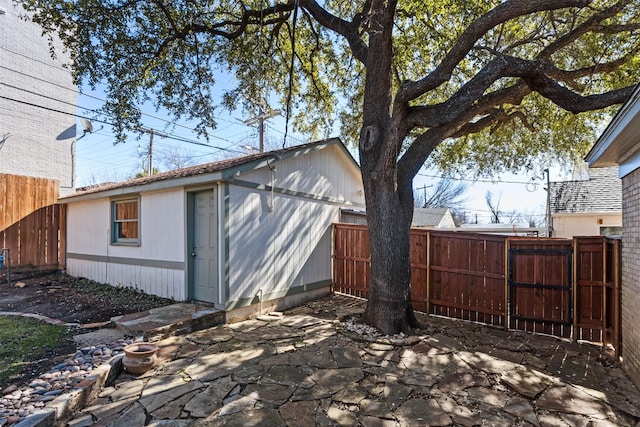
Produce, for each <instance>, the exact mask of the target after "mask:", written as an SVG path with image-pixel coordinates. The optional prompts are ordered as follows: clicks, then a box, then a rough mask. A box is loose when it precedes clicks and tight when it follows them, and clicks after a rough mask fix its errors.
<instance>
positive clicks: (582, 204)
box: [550, 166, 622, 213]
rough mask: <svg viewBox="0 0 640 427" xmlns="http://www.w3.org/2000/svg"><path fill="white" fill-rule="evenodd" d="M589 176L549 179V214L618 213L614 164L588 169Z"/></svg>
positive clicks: (619, 193) (619, 191)
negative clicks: (574, 179)
mask: <svg viewBox="0 0 640 427" xmlns="http://www.w3.org/2000/svg"><path fill="white" fill-rule="evenodd" d="M588 174H589V179H587V180H576V181H562V182H552V183H551V185H550V190H551V193H550V196H551V197H550V199H551V212H552V213H588V212H622V181H621V180H620V179H619V178H618V167H617V166H616V167H608V168H593V169H589V170H588Z"/></svg>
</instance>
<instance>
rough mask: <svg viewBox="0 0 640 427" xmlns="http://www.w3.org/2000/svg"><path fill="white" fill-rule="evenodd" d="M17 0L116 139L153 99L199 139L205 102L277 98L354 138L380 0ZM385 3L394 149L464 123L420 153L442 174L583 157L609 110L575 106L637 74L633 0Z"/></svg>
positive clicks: (317, 126) (619, 94)
mask: <svg viewBox="0 0 640 427" xmlns="http://www.w3.org/2000/svg"><path fill="white" fill-rule="evenodd" d="M21 3H22V4H23V5H24V6H25V7H27V8H28V9H29V10H30V11H31V12H33V13H34V15H32V19H33V20H34V21H36V22H38V23H40V24H41V25H42V26H43V27H44V28H45V29H46V30H48V31H54V32H57V31H59V32H60V35H61V37H62V38H63V41H64V43H65V45H66V46H67V47H68V48H69V50H70V53H71V57H72V60H73V70H74V76H75V77H76V79H77V81H78V83H87V84H89V85H90V86H95V85H97V84H101V83H104V84H105V85H106V91H107V95H108V99H109V102H108V103H107V104H106V106H105V112H106V113H107V114H108V115H109V116H111V117H115V118H117V122H116V126H117V131H118V134H119V136H120V137H124V131H125V130H126V129H127V128H130V129H132V128H135V126H136V124H137V123H136V121H137V120H138V119H139V118H140V113H139V111H140V110H139V108H140V107H141V106H142V104H143V103H145V102H148V101H152V102H155V103H156V104H157V105H158V106H159V107H162V108H166V109H167V110H168V111H169V112H171V113H172V114H173V115H175V117H176V118H187V119H195V120H197V121H198V123H200V125H199V131H201V132H205V133H206V132H207V130H209V131H210V130H211V129H212V128H213V127H215V118H216V114H217V111H216V109H215V107H216V106H218V107H219V106H220V105H224V106H227V107H230V108H234V107H236V106H238V105H240V104H241V103H242V102H244V100H246V99H251V100H265V99H267V98H272V99H274V98H276V97H279V98H277V99H278V100H279V101H280V102H281V103H282V104H283V105H284V107H285V108H287V107H288V110H287V111H290V112H291V114H290V116H291V118H292V123H293V124H294V125H295V127H296V129H297V130H298V131H300V132H303V133H307V134H308V135H310V136H327V135H328V134H331V133H335V132H337V130H336V129H337V126H338V125H339V126H340V128H339V129H340V136H341V137H343V138H345V139H346V140H347V141H349V142H351V143H356V142H357V141H358V138H359V137H358V135H359V131H360V128H361V124H362V112H363V105H364V86H365V85H364V79H365V68H366V55H368V54H370V53H369V51H370V50H371V49H372V46H371V45H370V36H369V34H370V33H371V32H372V31H376V29H375V28H374V27H375V26H376V25H383V23H382V22H376V20H377V18H376V15H375V13H377V12H376V8H378V7H379V6H378V5H377V3H378V2H376V1H371V0H367V1H363V0H360V1H345V0H327V1H325V2H319V1H314V0H288V1H275V2H274V1H267V0H250V1H238V0H216V1H198V2H194V1H189V0H181V1H166V0H154V1H133V0H109V1H103V0H62V1H60V0H25V1H22V2H21ZM384 3H385V4H386V3H387V2H384ZM388 7H389V8H393V9H394V11H393V12H394V13H393V15H391V17H390V19H391V20H392V26H393V30H392V32H391V34H390V37H391V38H392V44H393V58H392V63H391V72H392V75H391V76H390V77H391V79H392V82H391V84H392V90H393V91H394V93H395V100H396V102H399V101H400V100H401V101H402V102H403V103H407V104H409V110H410V111H409V114H408V116H409V117H408V120H407V124H406V125H405V127H406V128H407V129H406V133H407V137H406V138H405V140H404V141H403V144H404V147H403V149H407V145H408V144H409V143H410V142H413V141H415V140H416V138H417V137H418V136H419V135H421V134H423V133H424V132H425V131H428V130H429V129H433V128H437V127H441V125H442V124H443V123H451V122H453V121H454V120H459V121H461V122H462V123H463V125H462V126H460V125H458V126H456V128H457V129H456V130H455V131H454V132H448V133H449V134H450V135H448V136H450V138H448V139H446V140H445V142H444V143H442V144H440V146H439V148H438V149H437V150H436V152H435V153H434V154H433V156H432V157H431V160H430V161H431V162H432V163H433V164H437V165H438V166H441V167H442V168H443V169H445V170H459V171H466V170H471V171H473V172H478V173H483V172H487V171H495V170H503V169H517V168H519V167H521V166H528V167H532V166H533V165H534V164H535V162H536V160H537V159H539V157H540V156H542V155H545V156H549V157H551V158H556V159H557V158H568V159H572V158H575V157H580V156H582V155H583V154H584V153H585V150H587V149H588V146H589V145H590V144H591V143H592V141H593V140H594V137H595V136H596V132H597V131H598V129H599V127H598V126H599V125H601V124H602V121H603V120H606V119H607V118H608V117H609V113H610V112H611V111H610V110H604V111H600V112H597V113H590V114H581V115H577V116H576V115H574V114H572V113H576V112H582V111H584V110H592V109H594V108H600V107H606V106H608V105H610V104H612V103H619V102H621V101H622V100H623V99H624V98H625V96H628V94H629V93H630V92H629V89H628V87H629V86H630V85H631V84H633V83H634V82H635V81H637V80H638V70H639V67H640V59H638V58H640V55H638V50H639V44H640V43H639V42H638V31H639V25H640V24H639V21H640V8H639V7H638V6H637V4H636V3H635V2H633V1H629V0H626V1H602V0H599V1H587V0H579V1H576V0H573V1H567V0H564V1H527V2H521V1H513V0H512V1H506V2H500V1H495V0H491V1H490V0H473V1H471V0H462V1H460V0H455V1H454V0H448V1H447V0H445V1H442V0H438V1H423V0H405V1H398V2H397V4H396V2H395V1H394V2H389V6H388ZM381 53H382V52H381ZM216 71H223V72H229V73H231V75H232V76H233V77H234V78H235V79H236V81H237V86H236V87H235V88H234V89H232V90H230V91H228V92H227V93H226V94H225V95H224V97H223V99H218V98H217V97H216V95H215V91H214V85H215V75H216ZM621 88H626V89H622V90H617V91H614V92H609V91H611V90H613V89H621ZM537 92H539V93H541V94H542V95H540V94H538V93H537ZM601 93H608V95H607V96H599V97H598V96H597V95H596V94H601ZM576 94H580V95H587V96H589V95H591V96H592V98H579V99H578V97H577V96H576ZM553 103H556V104H558V105H560V106H561V107H563V109H558V108H554V106H553V105H552V104H553ZM434 113H436V114H434ZM413 151H421V150H408V152H409V154H410V155H411V156H414V157H423V155H422V153H419V152H418V153H414V152H413ZM420 160H422V159H420ZM419 163H421V162H419Z"/></svg>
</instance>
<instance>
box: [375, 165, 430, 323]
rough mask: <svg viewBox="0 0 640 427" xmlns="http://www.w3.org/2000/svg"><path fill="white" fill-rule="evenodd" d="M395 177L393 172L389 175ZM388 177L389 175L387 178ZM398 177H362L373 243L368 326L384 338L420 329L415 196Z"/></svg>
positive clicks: (409, 187)
mask: <svg viewBox="0 0 640 427" xmlns="http://www.w3.org/2000/svg"><path fill="white" fill-rule="evenodd" d="M389 172H390V174H391V175H393V171H389ZM385 175H386V174H385ZM394 178H395V177H391V176H387V177H386V178H382V179H375V178H373V177H371V176H368V174H366V173H364V174H363V179H364V185H365V195H366V198H367V219H368V223H369V233H370V242H371V270H370V278H369V300H368V303H367V309H366V311H365V313H364V320H365V322H367V323H369V324H371V325H373V326H375V327H377V328H378V329H380V330H381V331H382V332H383V333H385V334H396V333H399V332H404V333H407V332H409V331H410V329H411V328H412V327H415V326H417V322H416V319H415V316H414V314H413V309H412V307H411V287H410V284H411V266H410V261H409V230H410V226H411V219H412V217H413V192H412V191H411V183H409V184H408V185H407V187H408V189H405V188H402V187H400V186H399V185H398V184H397V181H396V179H394Z"/></svg>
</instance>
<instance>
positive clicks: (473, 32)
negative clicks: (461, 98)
mask: <svg viewBox="0 0 640 427" xmlns="http://www.w3.org/2000/svg"><path fill="white" fill-rule="evenodd" d="M591 1H592V0H546V1H545V0H528V1H522V0H508V1H506V2H504V3H500V4H499V5H498V6H496V7H495V8H493V9H492V10H490V11H489V12H487V13H486V14H484V15H482V16H481V17H480V18H478V19H476V20H475V21H474V22H473V23H471V24H470V25H469V26H468V27H467V28H466V29H465V31H464V32H463V33H462V34H460V36H459V37H458V39H457V41H456V43H455V44H454V45H453V47H452V48H451V50H450V51H449V52H448V53H447V55H446V56H445V57H444V59H443V61H442V62H441V63H440V65H438V67H436V69H435V70H434V71H433V72H431V73H430V74H429V75H427V76H425V77H424V78H422V79H420V80H417V81H413V82H405V83H404V84H403V85H402V87H401V88H400V90H399V91H398V100H399V102H409V101H411V100H413V99H416V98H418V97H419V96H420V95H423V94H425V93H426V92H428V91H430V90H433V89H435V88H436V87H438V86H440V85H441V84H442V83H444V82H446V81H448V80H449V78H450V76H451V73H452V72H453V70H454V68H455V67H456V66H457V64H458V63H459V62H460V61H461V60H462V59H463V58H464V57H465V56H466V55H467V54H468V53H469V51H470V50H471V49H472V48H473V46H474V45H475V43H476V42H477V41H478V40H479V39H480V38H482V37H483V36H484V35H485V34H486V32H487V31H489V30H490V29H492V28H494V27H495V26H497V25H500V24H502V23H504V22H507V21H509V20H511V19H514V18H517V17H520V16H525V15H529V14H531V13H535V12H541V11H545V10H557V9H564V8H568V7H584V6H587V5H588V4H589V3H591Z"/></svg>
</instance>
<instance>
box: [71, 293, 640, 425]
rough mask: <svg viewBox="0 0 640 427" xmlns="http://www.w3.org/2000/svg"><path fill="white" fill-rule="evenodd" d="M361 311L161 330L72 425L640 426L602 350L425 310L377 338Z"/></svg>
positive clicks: (316, 309) (636, 407)
mask: <svg viewBox="0 0 640 427" xmlns="http://www.w3.org/2000/svg"><path fill="white" fill-rule="evenodd" d="M363 308H364V306H363V305H362V302H360V301H357V300H354V299H351V298H347V297H344V296H334V297H328V298H325V299H322V300H318V301H314V302H311V303H308V304H306V305H304V306H301V307H298V308H295V309H292V310H288V311H286V312H285V313H284V316H283V317H282V318H281V319H280V320H275V321H272V322H264V321H260V320H250V321H245V322H241V323H237V324H232V325H223V326H218V327H214V328H210V329H206V330H203V331H199V332H196V333H191V334H188V335H184V336H176V337H171V338H168V339H164V340H162V341H159V342H158V343H157V344H158V345H159V346H160V348H161V350H160V354H159V360H158V362H157V363H156V366H155V367H154V368H153V369H152V370H151V371H149V372H147V373H145V374H143V375H141V376H139V377H135V376H131V375H128V374H127V373H126V372H123V373H121V374H120V375H119V377H118V378H117V379H116V381H115V382H114V384H113V385H111V386H109V387H105V388H104V389H103V390H102V391H101V393H100V394H99V397H98V398H97V399H95V400H94V401H93V402H91V403H89V406H88V407H86V408H85V409H84V410H83V411H82V412H81V413H79V414H77V416H76V417H75V418H74V419H73V420H72V421H71V422H70V423H69V425H70V426H73V427H81V426H127V427H132V426H133V427H135V426H154V427H159V426H178V427H181V426H184V427H205V426H243V427H244V426H384V427H386V426H389V427H391V426H476V425H486V426H536V427H546V426H585V427H586V426H635V427H638V426H640V392H638V390H637V389H636V387H635V386H634V385H633V383H632V382H631V381H630V380H629V379H628V378H627V376H626V375H625V373H624V372H623V371H622V369H621V368H620V367H619V366H618V365H617V364H612V363H610V362H609V361H608V360H607V359H606V358H604V356H603V355H602V354H601V349H600V347H598V346H594V345H591V344H577V343H572V342H568V341H564V340H559V339H555V338H551V337H545V336H540V335H532V334H527V333H523V332H513V331H510V332H506V331H502V330H497V329H492V328H488V327H485V326H481V325H477V324H472V323H465V322H458V321H454V320H449V319H441V318H429V317H425V316H421V317H420V320H421V321H422V322H423V325H424V329H423V330H421V331H419V334H418V335H417V336H412V337H408V338H406V337H405V338H401V339H398V338H397V337H396V338H395V339H383V338H379V339H374V338H371V337H367V336H363V335H361V334H359V333H357V332H354V331H351V330H348V329H347V328H346V327H345V325H346V323H345V322H343V321H341V320H344V319H341V318H340V316H342V315H348V314H352V313H354V312H356V313H357V312H358V311H361V310H362V309H363Z"/></svg>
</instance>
